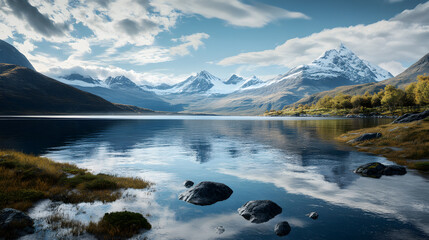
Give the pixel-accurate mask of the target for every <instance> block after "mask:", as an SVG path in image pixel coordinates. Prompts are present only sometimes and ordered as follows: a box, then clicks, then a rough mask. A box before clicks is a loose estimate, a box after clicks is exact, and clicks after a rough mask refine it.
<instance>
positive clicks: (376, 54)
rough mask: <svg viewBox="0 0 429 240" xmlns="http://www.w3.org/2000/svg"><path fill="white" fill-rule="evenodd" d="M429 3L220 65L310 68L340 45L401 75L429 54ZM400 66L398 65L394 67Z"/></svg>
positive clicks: (328, 30) (239, 57) (236, 57)
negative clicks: (404, 65) (403, 64)
mask: <svg viewBox="0 0 429 240" xmlns="http://www.w3.org/2000/svg"><path fill="white" fill-rule="evenodd" d="M427 12H429V2H427V3H424V4H419V5H418V6H416V8H414V9H412V10H406V11H403V12H402V13H400V14H398V15H397V16H395V17H394V18H392V19H390V20H387V21H386V20H382V21H379V22H376V23H373V24H369V25H356V26H350V27H340V28H333V29H326V30H323V31H321V32H319V33H314V34H312V35H310V36H307V37H303V38H294V39H290V40H287V41H286V42H285V43H283V44H282V45H280V46H277V47H276V48H274V49H269V50H265V51H259V52H247V53H241V54H238V55H236V56H231V57H227V58H225V59H222V60H221V61H219V62H218V64H219V65H223V66H227V65H235V64H246V65H256V66H269V65H281V66H286V67H288V68H291V67H295V66H297V65H300V64H307V63H309V62H311V61H312V60H314V59H315V58H317V57H318V56H320V55H321V54H322V53H323V52H324V51H326V50H328V49H332V48H336V47H338V45H339V44H340V42H343V43H344V44H345V45H346V46H348V47H349V48H350V49H352V50H353V51H354V52H355V53H356V54H357V55H359V56H360V57H362V58H363V59H366V60H368V61H370V62H372V63H375V64H378V65H380V66H384V67H386V69H387V70H388V71H392V72H394V73H395V72H396V73H397V72H398V69H401V67H400V66H398V63H399V62H401V61H415V60H417V59H418V58H420V57H421V56H423V55H424V54H426V53H427V52H428V51H429V45H427V44H422V43H425V42H427V40H428V39H429V16H428V14H425V13H427ZM392 61H393V62H396V64H392Z"/></svg>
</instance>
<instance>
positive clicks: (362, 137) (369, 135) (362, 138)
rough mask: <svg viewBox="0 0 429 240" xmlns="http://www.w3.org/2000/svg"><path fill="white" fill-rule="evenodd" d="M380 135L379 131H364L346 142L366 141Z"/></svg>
mask: <svg viewBox="0 0 429 240" xmlns="http://www.w3.org/2000/svg"><path fill="white" fill-rule="evenodd" d="M381 136H382V135H381V133H365V134H362V135H360V136H359V137H357V138H355V139H352V140H350V141H348V143H356V142H362V141H367V140H371V139H375V138H380V137H381Z"/></svg>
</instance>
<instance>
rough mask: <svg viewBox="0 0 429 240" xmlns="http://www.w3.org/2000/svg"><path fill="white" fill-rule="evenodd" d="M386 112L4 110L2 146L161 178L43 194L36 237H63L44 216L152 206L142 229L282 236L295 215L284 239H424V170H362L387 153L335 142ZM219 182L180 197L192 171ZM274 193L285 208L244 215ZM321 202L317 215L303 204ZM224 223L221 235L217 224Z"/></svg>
mask: <svg viewBox="0 0 429 240" xmlns="http://www.w3.org/2000/svg"><path fill="white" fill-rule="evenodd" d="M390 121H391V120H387V119H332V118H331V119H322V118H317V119H316V118H263V117H211V116H205V117H196V116H148V117H103V116H98V117H94V118H82V117H61V118H38V117H35V118H25V119H22V118H17V119H10V118H4V119H1V121H0V148H3V149H5V148H6V149H15V150H19V151H24V152H27V153H33V154H38V155H43V156H46V157H49V158H51V159H53V160H55V161H59V162H68V163H74V164H76V165H78V166H79V167H83V168H87V169H89V170H90V171H92V172H94V173H100V172H103V173H110V174H115V175H120V176H137V177H142V178H144V179H147V180H149V181H151V182H153V183H155V185H154V186H153V187H152V188H151V189H150V190H128V191H126V192H125V193H124V198H123V199H121V200H118V201H116V202H113V203H108V204H103V203H100V202H96V203H93V204H79V205H71V204H55V203H52V202H49V201H45V202H42V203H41V204H39V206H37V207H36V208H35V209H33V210H32V211H31V215H32V217H35V218H36V219H38V221H37V224H38V229H39V232H38V233H36V234H35V235H33V236H32V237H33V238H51V237H64V236H65V235H67V234H66V233H61V232H59V233H58V232H51V231H49V230H47V229H46V226H45V225H44V218H46V216H48V215H49V214H50V212H52V211H55V212H59V213H61V214H64V215H66V216H67V217H69V218H71V219H75V220H79V221H82V222H84V223H88V222H89V221H97V220H98V219H99V218H101V217H102V216H103V214H104V213H105V212H111V211H121V210H129V211H138V212H141V213H144V214H149V215H148V219H149V221H150V222H151V223H152V226H153V229H152V230H151V231H149V232H147V233H144V234H142V235H141V236H137V237H136V238H138V239H143V238H144V237H148V238H149V239H280V238H279V237H277V236H276V235H275V234H274V232H273V229H274V226H275V224H276V223H278V222H280V221H284V220H286V221H288V222H289V223H290V225H291V227H292V231H291V233H290V234H289V235H288V236H287V237H285V239H428V238H429V217H428V216H429V191H428V186H429V180H428V177H427V176H425V175H421V174H419V173H418V172H416V171H413V170H409V171H408V173H407V174H406V175H404V176H390V177H389V176H383V177H382V178H380V179H372V178H364V177H360V176H359V175H356V174H354V173H353V169H355V168H356V167H357V166H359V165H362V164H364V163H367V162H373V161H379V162H382V163H388V164H390V163H389V161H387V160H386V159H385V158H383V157H378V156H374V155H370V154H366V153H362V152H357V151H355V150H354V149H353V148H350V147H348V146H345V145H343V144H340V143H337V142H335V141H334V140H333V138H334V137H335V136H338V135H339V134H341V133H343V132H345V131H348V130H352V129H359V128H362V127H370V126H375V125H378V124H385V123H388V122H390ZM187 179H189V180H192V181H194V182H195V183H198V182H200V181H217V182H222V183H225V184H227V185H228V186H229V187H231V188H232V189H233V191H234V193H233V194H232V196H231V197H230V198H229V199H227V200H226V201H222V202H218V203H216V204H214V205H211V206H195V205H192V204H189V203H186V202H183V201H180V200H178V198H177V197H178V195H179V194H180V193H181V192H183V191H185V190H186V188H185V187H184V186H183V185H182V184H183V182H184V181H185V180H187ZM263 199H269V200H272V201H274V202H276V203H277V204H278V205H280V206H281V207H282V208H283V212H282V213H281V214H280V215H278V216H277V217H275V218H274V219H272V220H270V221H269V222H266V223H262V224H252V223H249V222H248V221H246V220H245V219H244V218H242V217H241V216H239V215H238V214H237V208H239V207H240V206H242V205H243V204H244V203H246V202H247V201H249V200H263ZM312 211H317V212H318V213H319V215H320V217H319V219H318V220H312V219H310V218H308V217H307V216H306V214H307V213H309V212H312ZM218 226H223V228H224V229H225V232H224V233H222V234H218V233H217V232H216V230H215V229H216V227H218ZM61 234H63V235H61Z"/></svg>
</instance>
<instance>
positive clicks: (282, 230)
mask: <svg viewBox="0 0 429 240" xmlns="http://www.w3.org/2000/svg"><path fill="white" fill-rule="evenodd" d="M290 230H291V228H290V225H289V223H288V222H286V221H284V222H279V223H277V224H276V226H275V227H274V232H275V233H276V234H277V236H280V237H282V236H286V235H288V234H289V233H290Z"/></svg>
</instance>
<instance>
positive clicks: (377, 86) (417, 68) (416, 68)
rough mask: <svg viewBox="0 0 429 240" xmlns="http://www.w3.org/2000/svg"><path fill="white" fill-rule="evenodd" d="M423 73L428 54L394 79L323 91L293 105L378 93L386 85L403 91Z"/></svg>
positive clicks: (428, 68) (428, 67) (428, 69)
mask: <svg viewBox="0 0 429 240" xmlns="http://www.w3.org/2000/svg"><path fill="white" fill-rule="evenodd" d="M425 73H429V53H428V54H426V55H425V56H423V57H422V58H421V59H420V60H418V61H417V62H416V63H414V64H413V65H411V66H410V67H409V68H407V69H406V70H405V71H404V72H402V73H401V74H399V75H398V76H396V77H392V78H389V79H386V80H384V81H380V82H376V83H366V84H359V85H352V86H341V87H337V88H334V89H332V90H328V91H323V92H320V93H316V94H313V95H310V96H308V97H304V98H303V99H301V100H299V101H298V102H296V103H295V105H297V104H309V103H310V104H311V103H315V102H317V101H318V100H319V99H321V98H322V97H324V96H326V95H329V96H335V95H338V94H340V93H343V94H348V95H362V94H364V93H365V92H367V91H368V92H369V93H374V92H378V91H380V90H381V89H384V87H386V86H387V85H393V86H395V87H399V88H402V89H403V88H405V86H406V85H407V84H409V83H412V82H415V81H416V77H417V75H423V74H425Z"/></svg>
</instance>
